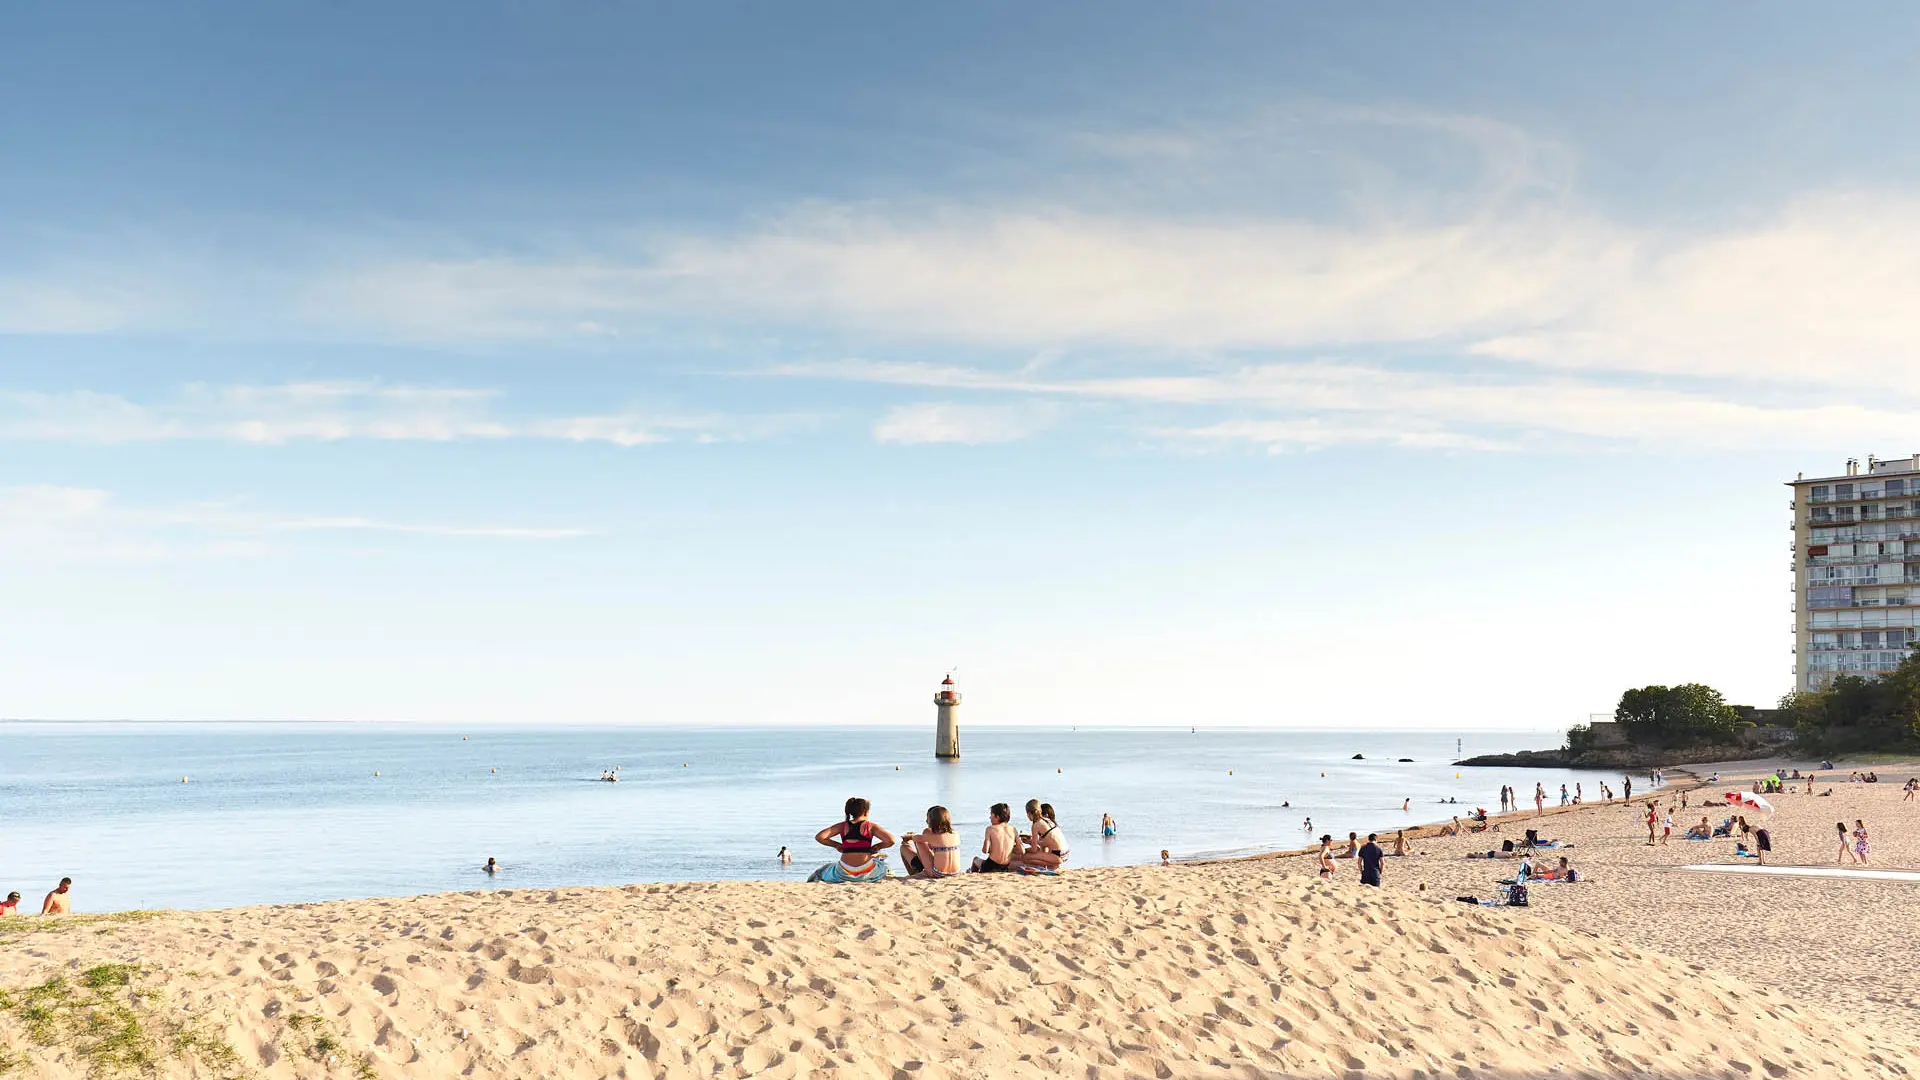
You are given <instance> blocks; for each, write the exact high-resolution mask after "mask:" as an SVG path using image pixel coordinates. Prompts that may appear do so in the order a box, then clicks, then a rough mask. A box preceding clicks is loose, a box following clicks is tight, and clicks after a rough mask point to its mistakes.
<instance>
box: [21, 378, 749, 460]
mask: <svg viewBox="0 0 1920 1080" xmlns="http://www.w3.org/2000/svg"><path fill="white" fill-rule="evenodd" d="M500 396H501V395H500V394H499V393H498V392H497V391H494V390H489V389H475V388H466V387H429V386H405V385H386V384H381V383H371V382H309V383H287V384H281V385H275V386H205V385H193V386H189V387H186V388H185V389H184V390H183V391H182V392H180V393H179V394H177V395H175V396H174V397H172V398H170V399H168V400H166V401H162V402H158V403H153V404H142V403H136V402H133V401H129V400H127V399H126V398H123V397H119V396H117V395H112V394H101V393H95V392H91V391H75V392H70V393H59V394H48V393H32V392H20V391H13V392H7V391H0V439H18V440H43V441H61V442H92V443H107V444H117V443H141V442H156V441H161V440H169V439H214V440H230V441H236V442H247V443H259V444H280V443H290V442H336V441H340V440H344V439H372V440H384V441H428V442H451V441H455V440H462V439H555V440H562V441H568V442H609V443H613V444H615V445H619V446H639V445H643V444H647V443H658V442H667V441H671V440H673V439H675V438H686V437H691V438H697V439H701V440H708V441H710V440H713V439H717V438H731V437H736V436H737V435H738V433H739V432H741V431H744V430H748V429H747V428H745V427H740V426H737V425H733V424H731V423H730V422H729V421H727V420H725V419H723V418H720V417H714V416H676V415H667V414H660V415H648V414H640V413H615V414H605V415H590V416H560V417H531V418H519V417H509V416H505V415H502V412H501V410H500V408H499V406H498V402H499V400H500ZM757 423H759V424H760V425H761V426H762V427H764V425H765V424H766V423H767V421H766V420H764V419H763V420H761V421H758V422H757Z"/></svg>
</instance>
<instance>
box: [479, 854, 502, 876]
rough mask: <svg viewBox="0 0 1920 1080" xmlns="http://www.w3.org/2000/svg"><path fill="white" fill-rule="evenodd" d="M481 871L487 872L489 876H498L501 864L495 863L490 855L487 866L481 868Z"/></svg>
mask: <svg viewBox="0 0 1920 1080" xmlns="http://www.w3.org/2000/svg"><path fill="white" fill-rule="evenodd" d="M480 869H482V870H485V871H486V872H487V873H489V874H497V873H499V872H500V864H499V863H497V862H494V861H493V856H491V855H489V856H487V865H485V866H483V867H481V868H480Z"/></svg>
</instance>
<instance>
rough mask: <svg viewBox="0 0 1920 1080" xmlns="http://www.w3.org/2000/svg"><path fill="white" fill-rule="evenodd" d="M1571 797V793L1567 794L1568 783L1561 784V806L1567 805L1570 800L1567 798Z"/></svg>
mask: <svg viewBox="0 0 1920 1080" xmlns="http://www.w3.org/2000/svg"><path fill="white" fill-rule="evenodd" d="M1569 798H1570V796H1569V795H1568V794H1567V785H1565V784H1561V785H1560V805H1561V806H1566V805H1568V802H1567V800H1568V799H1569Z"/></svg>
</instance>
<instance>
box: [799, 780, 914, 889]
mask: <svg viewBox="0 0 1920 1080" xmlns="http://www.w3.org/2000/svg"><path fill="white" fill-rule="evenodd" d="M869 809H871V804H869V803H868V802H867V800H865V799H862V798H859V797H857V796H856V797H854V798H851V799H848V800H847V805H846V814H845V816H844V817H843V818H842V819H841V820H840V821H838V822H835V823H834V824H832V825H829V826H827V827H826V828H824V829H821V830H820V831H819V832H817V833H815V834H813V839H814V842H815V843H818V844H821V845H823V846H825V847H830V848H833V849H834V850H836V851H838V852H839V853H840V857H839V858H838V859H836V860H834V861H833V862H830V863H828V864H827V865H825V866H823V867H821V868H820V869H818V870H815V871H814V872H813V873H811V874H809V875H807V880H808V881H825V882H829V883H833V884H839V883H842V882H867V881H881V880H884V879H885V878H886V876H887V849H888V848H890V847H892V846H893V844H894V836H893V834H892V833H890V832H888V831H887V830H885V829H883V828H881V827H880V826H879V825H876V824H874V823H873V822H871V821H868V820H867V811H868V810H869Z"/></svg>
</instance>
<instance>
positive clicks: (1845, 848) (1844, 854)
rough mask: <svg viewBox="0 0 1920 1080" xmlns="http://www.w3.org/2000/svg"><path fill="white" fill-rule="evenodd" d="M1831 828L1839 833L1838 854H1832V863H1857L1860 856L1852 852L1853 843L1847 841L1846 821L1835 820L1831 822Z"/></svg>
mask: <svg viewBox="0 0 1920 1080" xmlns="http://www.w3.org/2000/svg"><path fill="white" fill-rule="evenodd" d="M1833 830H1834V832H1836V833H1838V834H1840V854H1838V855H1836V856H1834V858H1833V864H1834V865H1835V866H1839V865H1841V864H1842V863H1849V862H1851V863H1856V864H1857V863H1859V861H1860V857H1859V856H1858V855H1855V854H1854V853H1853V845H1852V844H1851V843H1849V842H1848V837H1847V823H1846V822H1844V821H1836V822H1834V823H1833Z"/></svg>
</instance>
